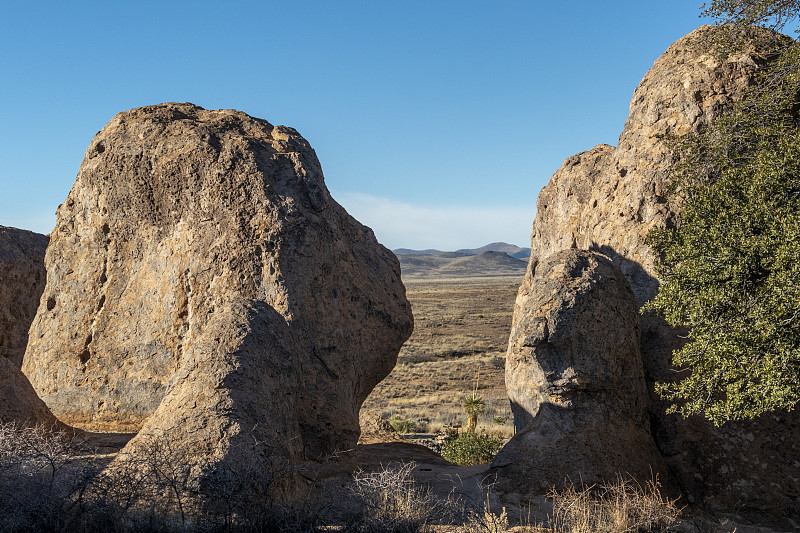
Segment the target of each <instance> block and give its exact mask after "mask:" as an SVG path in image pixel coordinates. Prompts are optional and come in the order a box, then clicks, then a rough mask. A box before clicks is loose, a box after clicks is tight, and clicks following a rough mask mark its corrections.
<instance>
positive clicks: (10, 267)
mask: <svg viewBox="0 0 800 533" xmlns="http://www.w3.org/2000/svg"><path fill="white" fill-rule="evenodd" d="M48 241H49V238H48V237H47V235H41V234H39V233H34V232H32V231H26V230H22V229H17V228H9V227H7V226H0V357H4V358H6V359H8V360H9V361H11V362H12V363H13V364H14V365H15V366H16V367H17V368H19V367H21V366H22V356H23V355H25V346H27V344H28V329H30V327H31V322H33V317H34V316H36V309H37V308H38V307H39V299H40V298H41V296H42V291H43V290H44V285H45V281H46V280H47V274H46V272H45V269H44V253H45V250H46V249H47V243H48Z"/></svg>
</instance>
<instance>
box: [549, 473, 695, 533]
mask: <svg viewBox="0 0 800 533" xmlns="http://www.w3.org/2000/svg"><path fill="white" fill-rule="evenodd" d="M550 498H551V499H552V501H553V516H552V526H551V530H552V531H554V532H555V531H559V532H568V533H628V532H637V531H667V530H670V529H671V527H672V526H674V525H676V524H677V522H678V517H679V515H680V510H679V509H678V507H677V506H676V505H675V500H669V499H666V498H664V497H663V496H661V492H660V487H659V484H658V482H657V481H651V482H649V483H648V484H647V485H646V486H645V487H644V488H642V487H640V486H638V485H637V484H635V483H633V482H630V481H626V480H624V479H619V480H618V481H617V482H616V483H612V484H606V485H601V486H599V487H595V486H592V487H575V486H570V487H568V488H566V489H565V490H563V491H553V492H551V494H550Z"/></svg>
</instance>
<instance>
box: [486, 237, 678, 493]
mask: <svg viewBox="0 0 800 533" xmlns="http://www.w3.org/2000/svg"><path fill="white" fill-rule="evenodd" d="M515 318H516V319H515V321H514V325H513V328H512V330H511V337H510V339H509V350H508V357H507V359H506V388H507V390H508V396H509V398H510V399H511V408H512V411H513V413H514V424H515V426H516V429H517V434H516V435H515V436H514V437H513V438H512V439H511V441H509V442H508V444H506V445H505V446H504V447H503V449H502V450H501V452H500V453H499V454H498V455H497V457H496V458H495V460H494V461H493V463H492V466H493V467H494V468H496V469H499V473H498V476H499V479H501V480H503V485H511V486H513V485H519V486H524V487H525V488H526V490H533V491H538V492H540V493H544V492H546V491H547V490H548V489H550V488H551V487H552V486H553V485H556V486H561V485H562V483H563V482H564V481H565V480H571V481H572V482H581V481H582V482H584V483H587V484H594V483H599V482H602V481H603V480H614V479H615V478H616V477H617V475H620V474H621V475H623V476H626V477H629V478H633V479H635V480H638V481H640V482H643V483H644V482H646V481H647V480H649V479H651V477H652V475H653V474H654V473H661V474H662V477H663V473H664V472H665V471H666V468H665V467H664V463H663V460H662V458H661V456H660V455H659V453H658V450H657V448H656V445H655V443H654V442H653V439H652V437H651V435H650V425H649V421H648V418H647V414H646V410H647V389H646V385H645V380H644V370H643V368H642V358H641V354H640V352H639V336H640V332H639V316H638V306H637V305H636V300H635V298H634V296H633V292H632V291H631V289H630V286H629V285H628V282H627V280H626V279H625V277H624V276H623V275H622V272H621V271H620V270H619V269H618V268H617V267H616V266H614V264H613V263H612V262H611V261H610V260H609V259H608V258H606V257H604V256H603V255H601V254H599V253H595V252H589V251H580V250H564V251H561V252H556V253H555V254H553V255H551V256H549V257H547V258H546V259H544V260H543V261H541V262H540V263H538V264H537V265H536V266H535V270H534V272H533V275H532V277H529V278H526V279H525V282H524V283H523V285H522V287H521V288H520V292H519V295H518V297H517V303H516V309H515ZM508 480H513V481H512V482H511V483H508Z"/></svg>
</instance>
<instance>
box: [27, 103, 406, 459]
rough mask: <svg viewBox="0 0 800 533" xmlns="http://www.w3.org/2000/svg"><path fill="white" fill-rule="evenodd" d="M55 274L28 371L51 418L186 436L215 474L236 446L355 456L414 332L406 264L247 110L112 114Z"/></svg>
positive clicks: (294, 144) (64, 214)
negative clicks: (239, 442)
mask: <svg viewBox="0 0 800 533" xmlns="http://www.w3.org/2000/svg"><path fill="white" fill-rule="evenodd" d="M46 264H47V268H48V279H47V287H46V288H45V294H44V298H43V299H42V304H41V305H40V307H39V310H38V313H37V316H36V319H35V320H34V323H33V326H32V329H31V331H32V335H31V342H30V343H29V345H28V350H27V354H26V356H25V362H24V371H25V373H26V374H27V375H28V376H29V377H30V379H31V382H32V383H33V385H34V387H35V388H36V390H37V392H38V393H39V395H40V396H41V397H42V398H43V399H44V400H45V402H46V403H47V404H48V405H49V406H50V408H51V409H52V410H53V412H54V413H55V414H56V415H58V416H59V417H60V418H61V419H62V420H64V421H68V422H69V423H72V424H75V425H79V426H81V427H84V428H90V429H97V430H123V431H136V430H139V429H140V428H142V427H143V425H144V427H143V429H142V432H141V433H140V437H141V438H145V437H146V435H148V434H157V433H158V432H162V431H166V430H167V429H169V428H173V429H174V428H182V429H180V430H179V432H180V433H181V436H178V437H176V438H177V439H189V440H191V441H192V442H195V441H196V442H195V444H196V446H197V447H198V448H202V449H205V448H206V447H209V446H210V447H212V448H214V449H215V450H216V452H215V453H217V454H218V455H220V454H221V455H220V457H221V456H223V455H224V453H225V452H224V449H225V448H226V446H228V447H229V446H232V445H233V444H232V442H233V440H232V439H234V438H244V439H250V441H251V442H252V440H253V439H257V440H259V442H265V443H268V445H269V446H272V447H274V448H275V450H279V449H280V450H283V456H288V457H297V456H300V455H305V456H307V457H317V456H319V455H322V454H325V453H331V452H332V451H334V450H335V449H348V448H349V447H352V446H354V445H355V443H356V441H357V439H358V434H359V430H358V411H359V408H360V406H361V403H362V402H363V400H364V398H366V396H367V395H368V394H369V392H370V391H371V390H372V388H373V387H374V386H375V385H376V384H377V383H378V382H379V381H380V380H381V379H383V377H385V376H386V375H387V374H388V373H389V371H390V370H391V369H392V368H393V367H394V364H395V362H396V358H397V353H398V351H399V348H400V346H401V344H402V343H403V342H404V341H405V339H406V338H407V337H408V335H409V334H410V333H411V329H412V327H413V319H412V316H411V310H410V306H409V304H408V301H407V300H406V297H405V289H404V287H403V285H402V283H401V281H400V269H399V264H398V262H397V259H396V258H395V257H394V255H393V254H392V253H391V252H390V251H388V250H387V249H386V248H384V247H383V246H381V245H380V244H378V243H377V241H376V240H375V237H374V235H373V233H372V231H371V230H370V229H369V228H367V227H364V226H362V225H361V224H359V223H358V222H357V221H356V220H354V219H353V218H352V217H350V216H349V215H348V214H347V213H346V212H345V210H344V209H343V208H342V207H341V206H339V205H338V204H337V203H336V202H335V201H334V200H333V199H332V198H331V197H330V194H329V193H328V190H327V188H326V187H325V183H324V180H323V176H322V170H321V168H320V164H319V161H318V160H317V157H316V155H315V153H314V150H313V149H312V148H311V147H310V146H309V144H308V143H307V142H306V140H305V139H303V138H302V137H301V136H300V135H299V134H298V133H297V132H296V131H295V130H293V129H291V128H287V127H283V126H272V125H271V124H269V123H268V122H267V121H265V120H260V119H256V118H252V117H250V116H248V115H246V114H244V113H241V112H238V111H232V110H217V111H208V110H205V109H202V108H200V107H197V106H194V105H191V104H161V105H156V106H150V107H144V108H139V109H133V110H131V111H126V112H123V113H119V114H118V115H116V116H115V117H114V118H113V119H112V120H111V121H110V122H109V123H108V124H107V125H106V127H105V128H104V129H103V130H102V131H101V132H99V133H98V134H97V135H96V136H95V138H94V139H93V140H92V142H91V144H90V146H89V148H88V150H87V151H86V156H85V158H84V161H83V163H82V164H81V168H80V171H79V173H78V176H77V179H76V181H75V184H74V186H73V188H72V190H71V191H70V194H69V196H68V198H67V200H66V201H65V202H64V204H63V205H61V207H60V208H59V209H58V212H57V225H56V228H55V230H54V231H53V233H52V235H51V243H50V247H49V248H48V251H47V257H46ZM253 428H256V429H255V430H253ZM250 431H255V432H256V433H257V434H256V435H253V436H252V437H247V435H246V434H247V433H248V432H250ZM192 432H193V433H192ZM237 435H238V437H236V436H237ZM137 439H139V437H137ZM137 439H134V441H132V442H131V445H135V443H136V442H137ZM189 440H187V442H188V441H189ZM279 455H280V454H279Z"/></svg>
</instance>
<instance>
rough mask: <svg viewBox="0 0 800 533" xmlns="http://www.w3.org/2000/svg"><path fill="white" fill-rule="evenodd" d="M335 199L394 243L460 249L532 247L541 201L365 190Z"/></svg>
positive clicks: (390, 244) (393, 245) (396, 245)
mask: <svg viewBox="0 0 800 533" xmlns="http://www.w3.org/2000/svg"><path fill="white" fill-rule="evenodd" d="M334 198H335V199H336V201H337V202H339V203H340V204H341V205H342V206H344V208H345V209H347V212H348V213H350V214H351V215H352V216H353V217H355V218H356V219H357V220H358V221H359V222H361V223H362V224H365V225H367V226H369V227H370V228H372V230H373V231H374V232H375V235H376V236H377V238H378V241H380V242H381V243H382V244H383V245H384V246H387V247H388V248H392V249H395V248H413V249H424V248H436V249H439V250H457V249H460V248H475V247H478V246H482V245H484V244H488V243H491V242H498V241H503V242H507V243H510V244H516V245H517V246H528V245H529V242H530V233H531V224H532V223H533V217H534V215H535V214H536V206H535V205H532V206H531V207H530V208H520V207H502V206H491V207H469V206H453V205H449V206H441V207H429V206H419V205H412V204H408V203H405V202H399V201H396V200H392V199H389V198H382V197H378V196H372V195H369V194H363V193H352V192H345V193H342V192H340V193H336V194H334Z"/></svg>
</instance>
